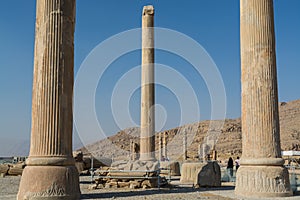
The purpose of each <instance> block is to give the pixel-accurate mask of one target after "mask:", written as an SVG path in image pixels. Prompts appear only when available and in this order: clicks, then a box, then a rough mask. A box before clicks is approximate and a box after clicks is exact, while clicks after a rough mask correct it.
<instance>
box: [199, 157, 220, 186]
mask: <svg viewBox="0 0 300 200" xmlns="http://www.w3.org/2000/svg"><path fill="white" fill-rule="evenodd" d="M194 185H199V186H200V187H220V186H221V168H220V166H219V164H218V163H217V162H208V163H207V164H206V165H204V166H203V167H202V168H201V169H200V171H199V168H198V174H197V176H196V177H195V179H194Z"/></svg>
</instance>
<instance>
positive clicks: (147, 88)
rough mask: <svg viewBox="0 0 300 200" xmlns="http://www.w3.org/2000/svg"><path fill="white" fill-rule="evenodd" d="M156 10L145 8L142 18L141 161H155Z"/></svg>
mask: <svg viewBox="0 0 300 200" xmlns="http://www.w3.org/2000/svg"><path fill="white" fill-rule="evenodd" d="M153 18H154V8H153V6H151V5H149V6H144V8H143V16H142V78H141V136H140V158H139V159H140V160H145V161H153V160H155V155H154V152H155V138H154V134H155V118H154V117H155V111H154V100H155V98H154V94H155V92H154V30H153V26H154V20H153Z"/></svg>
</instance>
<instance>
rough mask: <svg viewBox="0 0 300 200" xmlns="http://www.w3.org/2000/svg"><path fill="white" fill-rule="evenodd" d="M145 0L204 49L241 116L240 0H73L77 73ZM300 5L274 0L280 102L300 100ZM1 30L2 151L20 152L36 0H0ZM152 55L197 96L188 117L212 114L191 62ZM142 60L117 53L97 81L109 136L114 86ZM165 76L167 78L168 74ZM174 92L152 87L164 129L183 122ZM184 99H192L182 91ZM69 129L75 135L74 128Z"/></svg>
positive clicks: (161, 21)
mask: <svg viewBox="0 0 300 200" xmlns="http://www.w3.org/2000/svg"><path fill="white" fill-rule="evenodd" d="M147 4H152V5H154V7H155V26H157V27H163V28H168V29H172V30H175V31H178V32H181V33H183V34H185V35H187V36H188V37H190V38H192V39H193V40H195V41H196V42H198V43H199V44H200V45H201V46H202V47H203V48H204V49H205V50H206V51H207V53H208V54H209V55H210V56H211V58H212V59H213V61H214V62H215V64H216V66H217V68H218V70H219V71H220V74H221V76H222V79H223V82H224V86H225V91H226V97H227V99H226V104H227V112H226V117H227V118H237V117H240V56H239V1H238V0H226V1H220V0H190V1H180V0H172V1H171V0H161V1H158V0H121V1H120V0H88V1H87V0H77V8H76V31H75V66H74V67H75V77H76V75H77V72H78V70H79V69H80V67H81V65H82V63H83V61H84V60H85V59H86V57H87V56H88V55H89V54H90V52H91V51H92V50H93V49H94V48H95V47H96V46H97V45H99V44H100V43H101V42H103V41H104V40H106V39H108V38H110V37H111V36H113V35H115V34H118V33H120V32H123V31H126V30H130V29H134V28H139V27H140V26H141V13H142V7H143V6H144V5H147ZM299 8H300V1H299V0H274V9H275V29H276V43H277V46H276V51H277V71H278V86H279V101H291V100H295V99H299V98H300V93H299V92H300V91H299V87H298V86H299V85H300V79H299V74H300V64H299V63H300V50H299V47H300V37H299V35H300V20H299V19H300V12H299ZM0 28H1V29H0V30H1V31H0V66H1V73H0V92H1V93H0V95H1V103H0V113H1V114H0V127H1V129H0V156H2V155H3V153H2V154H1V152H6V153H4V154H5V155H7V154H9V153H10V152H16V151H20V149H22V148H21V147H20V146H22V147H24V148H23V149H22V150H21V151H22V152H24V154H26V151H27V149H28V140H29V138H30V126H31V91H32V75H33V59H34V58H33V52H34V28H35V1H34V0H26V1H23V0H10V1H0ZM174 42H176V41H174ZM120 45H122V44H120ZM112 51H114V50H112ZM155 56H156V60H155V62H156V63H160V64H163V65H167V66H169V67H171V68H173V69H175V70H177V71H178V72H179V73H180V74H183V76H184V77H185V78H186V79H187V80H189V82H190V84H191V86H192V88H193V90H194V91H195V93H196V95H197V99H198V101H199V102H198V103H199V107H200V110H201V116H200V117H199V119H196V118H195V119H194V120H190V121H187V122H186V123H192V122H194V121H197V120H204V119H210V118H211V115H210V112H211V109H210V107H211V100H210V94H209V92H208V89H207V85H206V84H205V82H204V80H203V79H202V77H201V76H199V75H197V74H196V72H195V70H193V68H192V66H191V64H190V63H189V62H187V61H186V60H184V59H183V58H181V57H180V56H178V55H174V54H173V53H170V52H166V51H163V50H156V53H155ZM140 59H141V56H140V51H139V50H136V51H132V52H130V53H127V54H126V55H122V56H120V57H119V58H118V59H116V60H114V62H113V63H112V64H111V65H110V66H109V68H108V69H107V70H106V71H105V73H104V75H103V77H102V79H101V80H100V81H99V85H98V87H97V91H96V96H95V108H96V113H97V117H98V120H99V123H100V124H101V127H102V129H103V131H104V132H105V134H106V135H111V134H114V133H116V132H117V131H118V129H119V128H120V127H118V125H117V124H116V122H115V121H114V116H113V114H112V111H111V95H112V90H113V88H114V86H115V85H116V82H117V81H118V80H119V79H120V78H121V76H122V75H123V74H125V73H126V72H128V71H129V70H131V69H133V68H134V67H136V66H138V65H140V63H141V61H140ZM165 78H166V79H168V80H171V79H172V77H169V76H168V75H166V76H165ZM183 93H184V91H183ZM176 95H178V94H174V93H172V92H171V91H170V90H168V88H166V87H163V86H159V85H158V86H157V88H156V102H157V103H158V104H160V105H161V106H162V107H164V109H159V108H158V110H161V111H162V112H161V113H162V114H164V115H167V117H166V119H164V120H165V121H166V123H165V124H163V125H162V126H161V127H160V128H162V129H168V128H172V127H175V126H178V125H180V124H181V123H180V115H181V112H182V111H181V110H180V109H179V104H180V99H179V100H178V99H176ZM186 98H187V99H188V98H190V97H189V96H188V95H187V96H186ZM118 102H120V103H121V101H118ZM139 102H140V90H136V91H135V92H134V93H133V95H132V96H131V98H130V103H129V111H130V115H131V117H132V119H133V120H134V122H135V124H139V116H140V113H139ZM163 110H164V111H163ZM121 120H122V119H121ZM158 120H160V118H159V116H158ZM159 122H160V121H158V124H159ZM121 128H123V127H121ZM74 132H75V133H76V134H75V135H77V131H76V129H75V131H74ZM76 138H77V137H76ZM92 139H97V137H95V138H92ZM77 143H78V138H77V139H76V141H75V145H78V144H77ZM16 149H17V150H16Z"/></svg>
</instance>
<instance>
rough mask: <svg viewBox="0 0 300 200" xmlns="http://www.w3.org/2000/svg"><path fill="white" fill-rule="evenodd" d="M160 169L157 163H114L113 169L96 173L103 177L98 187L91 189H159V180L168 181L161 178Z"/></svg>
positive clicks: (97, 184) (104, 169)
mask: <svg viewBox="0 0 300 200" xmlns="http://www.w3.org/2000/svg"><path fill="white" fill-rule="evenodd" d="M158 169H159V163H158V162H157V161H156V162H153V161H140V160H136V161H126V160H122V161H116V162H114V163H112V166H111V167H107V168H102V169H101V170H98V171H96V174H97V175H99V176H103V177H100V178H96V179H95V182H96V185H94V186H92V187H91V189H96V188H97V187H105V188H113V187H116V188H119V187H126V188H131V189H135V188H144V189H146V188H154V187H158V179H160V180H159V181H160V183H166V179H165V178H162V177H160V176H159V173H158V171H157V170H158ZM104 176H105V177H104Z"/></svg>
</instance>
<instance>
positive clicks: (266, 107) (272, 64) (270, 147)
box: [236, 0, 291, 196]
mask: <svg viewBox="0 0 300 200" xmlns="http://www.w3.org/2000/svg"><path fill="white" fill-rule="evenodd" d="M240 23H241V24H240V34H241V72H242V75H241V82H242V133H243V147H242V148H243V155H242V159H241V167H240V168H239V170H238V174H237V184H236V193H237V194H238V195H242V196H288V195H290V194H291V193H290V189H289V179H288V172H287V170H286V169H285V168H284V167H283V159H282V158H281V148H280V133H279V116H278V92H277V75H276V55H275V34H274V14H273V0H241V1H240Z"/></svg>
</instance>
